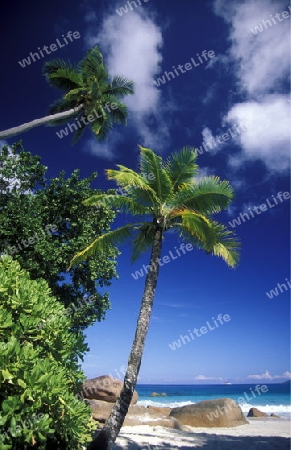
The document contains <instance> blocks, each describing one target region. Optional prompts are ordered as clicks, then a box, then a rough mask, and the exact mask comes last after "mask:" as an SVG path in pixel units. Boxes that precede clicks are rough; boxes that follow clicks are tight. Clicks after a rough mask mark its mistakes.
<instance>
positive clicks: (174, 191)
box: [71, 147, 239, 450]
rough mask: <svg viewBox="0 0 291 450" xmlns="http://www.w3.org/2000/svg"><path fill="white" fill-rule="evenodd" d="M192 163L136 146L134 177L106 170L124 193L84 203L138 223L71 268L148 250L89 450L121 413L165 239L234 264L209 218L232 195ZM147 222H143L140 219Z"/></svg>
mask: <svg viewBox="0 0 291 450" xmlns="http://www.w3.org/2000/svg"><path fill="white" fill-rule="evenodd" d="M196 158H197V153H196V151H195V150H194V149H192V148H188V147H185V148H183V149H182V150H181V151H179V152H176V153H173V154H172V155H171V156H170V157H169V158H168V159H167V160H166V161H165V162H163V161H162V158H161V157H160V156H158V155H156V154H155V153H154V152H153V151H152V150H151V149H149V148H143V147H140V171H139V173H137V172H135V171H134V170H132V169H129V168H127V167H124V166H123V165H118V170H107V177H108V179H109V180H115V181H116V183H117V184H118V185H119V186H120V188H121V189H124V190H125V195H120V194H100V195H95V196H93V197H91V198H89V199H87V200H85V202H84V203H85V204H86V205H104V204H106V205H107V206H111V207H112V208H117V209H118V210H120V211H124V212H127V213H130V214H131V215H136V216H140V219H141V220H140V221H138V222H136V223H128V224H126V225H124V226H122V227H120V228H118V229H116V230H113V231H109V232H107V233H106V234H104V235H102V236H100V237H98V238H97V239H95V240H94V242H92V244H91V245H89V246H88V247H87V248H86V249H84V250H83V251H81V252H79V253H78V254H77V255H76V256H75V257H74V258H73V260H72V261H71V265H73V264H77V263H81V262H82V261H83V260H84V259H86V258H89V257H94V255H95V254H97V253H99V252H101V253H102V251H103V250H104V249H106V247H107V246H109V245H112V244H113V245H116V244H120V243H122V242H124V241H126V240H127V239H131V240H132V246H133V249H132V250H133V251H132V259H133V260H136V259H137V258H138V256H139V255H140V254H142V253H143V252H145V251H147V250H151V256H150V264H149V269H148V272H147V276H146V280H145V288H144V293H143V297H142V302H141V307H140V312H139V316H138V320H137V325H136V331H135V337H134V341H133V345H132V349H131V353H130V356H129V360H128V365H127V371H126V374H125V377H124V383H123V388H122V390H121V393H120V396H119V397H118V399H117V400H116V403H115V405H114V407H113V408H112V410H111V413H110V416H109V418H108V419H107V421H106V423H105V425H104V427H103V428H102V430H101V431H100V432H99V433H98V435H97V436H96V437H95V438H94V440H93V441H92V443H91V444H90V446H89V450H95V449H96V450H97V449H98V450H110V449H111V448H112V446H113V443H114V442H115V440H116V437H117V435H118V433H119V431H120V428H121V426H122V424H123V422H124V419H125V416H126V414H127V411H128V408H129V405H130V402H131V399H132V396H133V392H134V388H135V385H136V382H137V377H138V373H139V369H140V365H141V359H142V354H143V350H144V345H145V339H146V335H147V332H148V329H149V322H150V317H151V312H152V306H153V300H154V295H155V291H156V286H157V280H158V275H159V266H160V264H159V262H160V257H161V252H162V242H163V238H164V236H165V234H166V233H167V232H171V231H176V232H177V233H178V235H179V237H180V238H181V239H182V240H184V241H187V242H188V243H192V244H193V245H194V246H195V247H197V248H198V249H202V250H204V251H206V252H207V253H210V254H213V255H215V256H219V257H221V258H222V259H223V260H224V261H225V262H226V263H227V264H228V265H229V266H230V267H234V266H235V265H236V264H237V263H238V257H239V255H238V249H239V243H238V240H237V239H236V237H235V235H234V233H233V232H232V231H230V230H228V229H227V228H226V227H225V226H224V225H223V224H221V223H218V222H217V221H215V220H214V219H213V217H212V216H213V215H214V214H216V213H218V212H220V211H221V210H223V209H225V208H227V207H228V205H229V203H230V201H231V200H232V198H233V190H232V188H231V186H230V185H229V183H228V182H227V181H220V179H219V178H218V177H214V176H211V177H205V178H202V179H199V178H198V177H197V175H198V166H197V164H196ZM195 177H196V178H195ZM147 217H148V218H149V220H145V219H146V218H147Z"/></svg>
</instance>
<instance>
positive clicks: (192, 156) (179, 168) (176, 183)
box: [164, 147, 198, 192]
mask: <svg viewBox="0 0 291 450" xmlns="http://www.w3.org/2000/svg"><path fill="white" fill-rule="evenodd" d="M196 159H197V154H196V153H195V149H194V148H193V147H183V148H182V150H180V151H178V152H174V153H172V154H171V155H170V156H169V157H168V159H167V160H166V162H165V164H164V168H165V170H166V172H167V174H168V175H169V177H170V179H171V181H172V186H173V191H174V192H175V191H177V190H178V189H179V187H180V186H181V185H182V184H184V183H191V182H192V181H193V178H194V177H195V176H196V175H197V174H198V165H197V164H196Z"/></svg>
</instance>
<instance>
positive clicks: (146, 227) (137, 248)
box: [131, 222, 156, 262]
mask: <svg viewBox="0 0 291 450" xmlns="http://www.w3.org/2000/svg"><path fill="white" fill-rule="evenodd" d="M155 228H156V227H155V225H154V224H153V223H152V222H145V223H144V224H142V225H141V226H140V227H138V228H137V231H138V234H137V236H136V237H135V239H134V241H133V245H132V247H133V250H132V256H131V261H132V262H134V261H136V260H137V259H138V257H139V256H140V255H141V254H142V253H144V252H146V251H147V250H149V249H150V248H151V247H152V245H153V240H154V234H155Z"/></svg>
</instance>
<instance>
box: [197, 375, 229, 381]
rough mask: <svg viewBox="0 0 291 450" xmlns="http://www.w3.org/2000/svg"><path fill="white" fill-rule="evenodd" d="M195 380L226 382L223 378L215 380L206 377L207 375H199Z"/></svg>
mask: <svg viewBox="0 0 291 450" xmlns="http://www.w3.org/2000/svg"><path fill="white" fill-rule="evenodd" d="M194 380H197V381H199V380H200V381H207V380H213V381H214V380H219V381H223V380H224V378H221V377H219V378H213V377H207V376H205V375H197V376H196V377H195V378H194Z"/></svg>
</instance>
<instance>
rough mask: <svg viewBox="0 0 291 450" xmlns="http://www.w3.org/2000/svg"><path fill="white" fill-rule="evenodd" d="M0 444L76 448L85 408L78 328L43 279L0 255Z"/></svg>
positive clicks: (87, 425) (86, 431) (85, 436)
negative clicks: (79, 396) (81, 393)
mask: <svg viewBox="0 0 291 450" xmlns="http://www.w3.org/2000/svg"><path fill="white" fill-rule="evenodd" d="M0 302H1V309H0V350H1V359H0V448H1V450H12V449H24V450H26V449H34V448H37V449H43V450H44V449H47V450H49V449H52V448H56V449H72V448H74V449H82V448H83V447H82V445H84V444H86V442H89V441H90V440H91V439H92V437H91V433H90V430H91V429H92V424H91V418H90V410H89V408H88V406H87V405H86V404H85V403H84V402H83V401H80V400H78V399H77V393H78V392H79V390H80V387H81V382H82V381H83V380H84V378H85V377H84V374H83V372H82V371H81V369H80V367H79V363H78V358H81V359H82V355H83V354H84V352H85V351H86V344H85V343H84V338H83V336H82V333H81V332H79V333H76V332H75V333H72V332H71V331H70V328H71V319H70V316H69V315H68V314H66V311H65V308H64V307H63V306H62V305H61V304H60V302H58V301H57V300H56V299H55V298H54V297H53V296H52V295H51V291H50V289H49V287H48V284H47V283H46V282H45V281H44V280H31V279H30V277H29V274H28V272H27V271H25V270H22V269H21V268H20V265H19V263H18V262H16V261H13V260H12V258H11V257H9V256H5V255H4V256H2V257H0Z"/></svg>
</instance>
